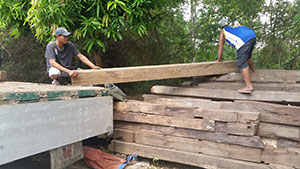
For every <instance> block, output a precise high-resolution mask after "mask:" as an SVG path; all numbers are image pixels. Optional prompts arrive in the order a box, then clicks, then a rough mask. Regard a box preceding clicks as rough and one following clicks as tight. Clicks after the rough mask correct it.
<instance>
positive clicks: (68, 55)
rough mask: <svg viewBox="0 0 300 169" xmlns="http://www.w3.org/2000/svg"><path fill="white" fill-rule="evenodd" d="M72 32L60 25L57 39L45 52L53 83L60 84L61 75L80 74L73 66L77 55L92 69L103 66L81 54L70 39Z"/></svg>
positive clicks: (72, 75)
mask: <svg viewBox="0 0 300 169" xmlns="http://www.w3.org/2000/svg"><path fill="white" fill-rule="evenodd" d="M70 34H71V33H70V32H68V31H67V30H66V29H65V28H62V27H60V28H58V29H56V31H55V37H56V41H53V42H50V43H48V45H47V48H46V52H45V57H46V62H47V72H48V76H49V77H50V78H51V79H52V80H53V81H52V84H53V85H59V82H58V80H57V79H58V78H59V77H60V76H61V75H63V76H64V75H65V76H69V77H76V76H77V75H78V72H77V70H76V69H77V68H75V67H73V66H72V60H73V56H77V57H78V58H79V59H80V60H81V61H82V62H83V63H85V64H86V65H88V66H89V67H90V68H92V69H101V67H99V66H96V65H94V64H93V63H92V62H91V61H90V60H89V59H88V58H87V57H86V56H84V55H83V54H81V53H80V52H79V51H78V50H77V48H76V47H75V45H74V44H73V43H72V42H70V41H68V36H69V35H70Z"/></svg>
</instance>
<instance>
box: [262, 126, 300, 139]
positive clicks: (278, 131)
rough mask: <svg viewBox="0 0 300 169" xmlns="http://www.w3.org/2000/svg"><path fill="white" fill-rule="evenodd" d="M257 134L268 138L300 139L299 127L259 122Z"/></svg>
mask: <svg viewBox="0 0 300 169" xmlns="http://www.w3.org/2000/svg"><path fill="white" fill-rule="evenodd" d="M257 135H259V136H264V137H270V138H280V137H282V138H288V139H293V140H299V141H300V127H295V126H286V125H279V124H270V123H260V124H259V127H258V131H257Z"/></svg>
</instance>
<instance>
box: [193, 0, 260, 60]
mask: <svg viewBox="0 0 300 169" xmlns="http://www.w3.org/2000/svg"><path fill="white" fill-rule="evenodd" d="M263 4H264V1H253V0H246V1H245V0H243V1H241V0H240V1H236V0H235V1H228V0H203V1H202V8H200V9H199V11H198V17H197V21H196V23H195V24H194V25H192V26H191V27H192V30H191V31H195V34H196V36H195V37H196V39H197V49H198V51H197V53H196V58H197V61H213V60H216V59H217V54H218V38H219V33H220V30H221V29H222V28H224V27H225V26H235V25H245V26H248V27H250V28H253V29H254V30H255V31H256V30H257V27H259V26H260V20H259V12H260V11H261V9H262V6H263ZM235 57H236V52H235V50H234V49H233V48H230V47H229V45H226V46H225V48H224V52H223V58H224V60H234V59H235Z"/></svg>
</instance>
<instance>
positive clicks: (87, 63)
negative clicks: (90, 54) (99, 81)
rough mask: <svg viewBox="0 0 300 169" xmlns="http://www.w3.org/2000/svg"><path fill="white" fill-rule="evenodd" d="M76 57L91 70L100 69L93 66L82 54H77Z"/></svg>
mask: <svg viewBox="0 0 300 169" xmlns="http://www.w3.org/2000/svg"><path fill="white" fill-rule="evenodd" d="M77 57H78V58H79V59H80V60H81V61H82V62H83V63H84V64H86V65H88V66H89V67H90V68H92V69H101V67H99V66H96V65H94V63H92V62H91V61H90V60H89V59H88V58H87V57H86V56H84V55H83V54H81V53H79V54H78V55H77Z"/></svg>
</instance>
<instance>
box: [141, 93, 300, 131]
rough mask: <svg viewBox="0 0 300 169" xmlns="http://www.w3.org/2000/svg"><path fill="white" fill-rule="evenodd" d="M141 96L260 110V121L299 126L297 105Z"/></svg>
mask: <svg viewBox="0 0 300 169" xmlns="http://www.w3.org/2000/svg"><path fill="white" fill-rule="evenodd" d="M143 97H144V100H145V101H147V102H151V103H157V104H160V103H161V104H164V105H177V106H181V107H196V108H197V107H202V108H214V109H224V110H239V111H254V112H260V121H263V122H269V123H278V124H287V125H295V126H300V107H298V106H285V105H278V104H271V103H263V102H254V101H239V100H236V101H234V102H225V101H222V102H217V101H211V100H206V99H198V98H187V97H172V96H162V95H144V96H143ZM254 118H255V117H254Z"/></svg>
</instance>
